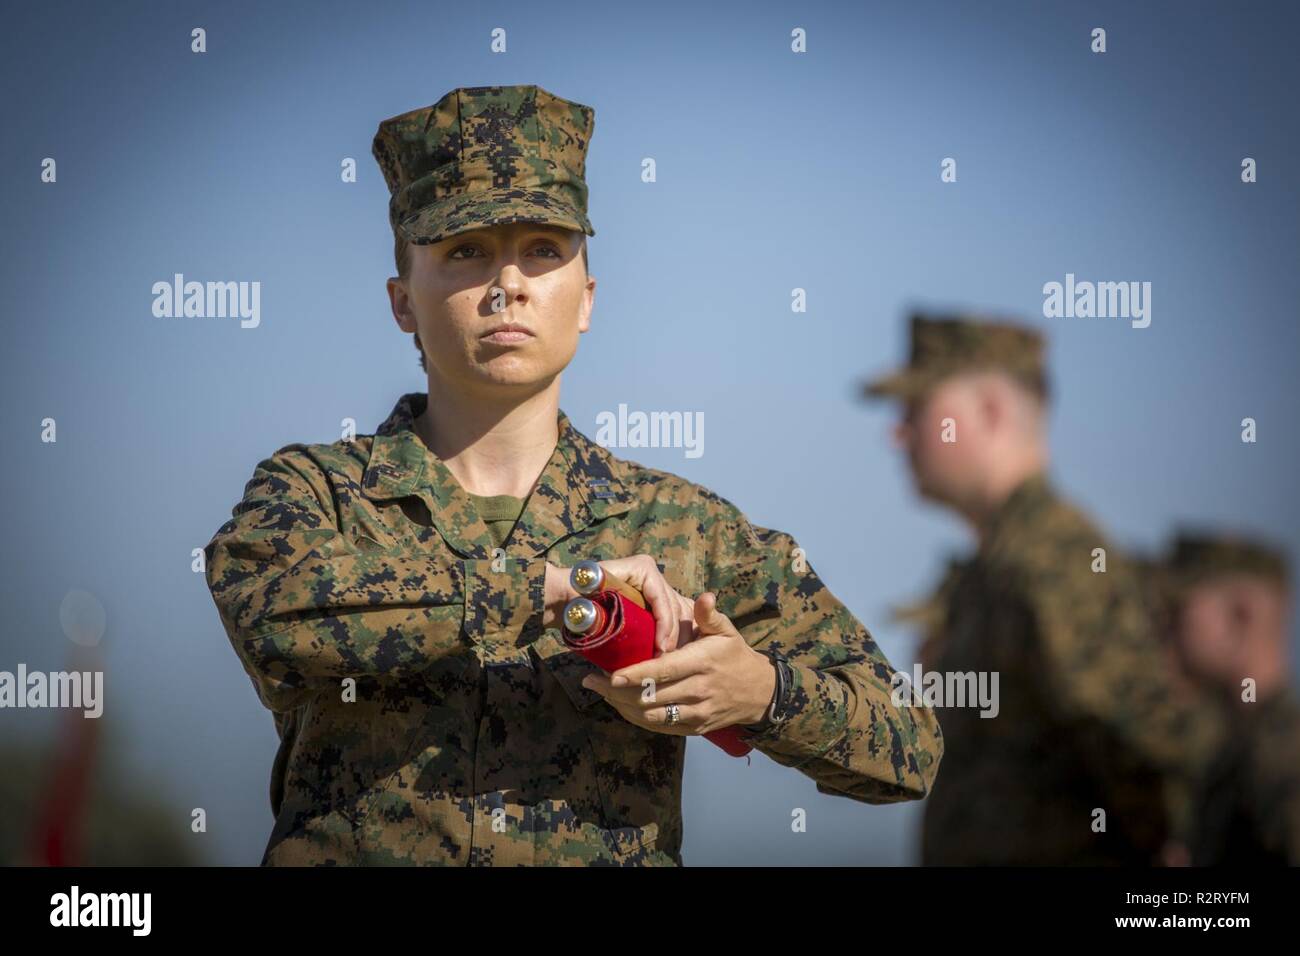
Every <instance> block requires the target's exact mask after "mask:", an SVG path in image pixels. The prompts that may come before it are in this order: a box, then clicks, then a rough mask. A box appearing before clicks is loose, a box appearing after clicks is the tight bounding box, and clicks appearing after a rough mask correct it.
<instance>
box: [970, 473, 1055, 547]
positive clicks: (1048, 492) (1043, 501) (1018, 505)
mask: <svg viewBox="0 0 1300 956" xmlns="http://www.w3.org/2000/svg"><path fill="white" fill-rule="evenodd" d="M1055 500H1056V492H1055V491H1054V490H1053V488H1052V482H1051V480H1050V479H1049V478H1048V477H1047V473H1046V472H1038V473H1037V474H1034V475H1030V476H1029V477H1028V478H1026V479H1025V480H1024V481H1022V482H1021V483H1020V484H1018V485H1017V486H1016V487H1015V488H1014V489H1013V490H1012V492H1011V494H1009V495H1007V497H1006V498H1005V499H1004V500H1003V502H1002V504H1001V505H999V506H998V507H997V509H996V510H995V511H994V512H993V514H992V515H991V516H990V517H989V519H988V524H987V526H986V528H985V532H984V535H983V537H982V539H981V544H980V551H982V552H985V553H987V552H989V551H990V550H992V549H994V548H995V547H996V546H997V545H998V544H999V542H1001V540H1002V539H1003V538H1004V537H1005V536H1006V535H1007V534H1008V533H1014V531H1015V529H1016V528H1019V527H1024V526H1025V525H1026V524H1029V525H1032V524H1033V523H1034V522H1035V521H1036V520H1037V518H1038V515H1039V514H1040V513H1041V512H1042V510H1043V508H1044V507H1046V506H1049V505H1050V504H1051V503H1052V502H1053V501H1055Z"/></svg>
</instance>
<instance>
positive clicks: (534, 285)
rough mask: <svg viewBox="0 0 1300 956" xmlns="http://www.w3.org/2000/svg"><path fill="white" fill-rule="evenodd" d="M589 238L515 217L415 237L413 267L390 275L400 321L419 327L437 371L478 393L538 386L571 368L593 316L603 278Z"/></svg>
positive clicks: (407, 327) (407, 328)
mask: <svg viewBox="0 0 1300 956" xmlns="http://www.w3.org/2000/svg"><path fill="white" fill-rule="evenodd" d="M581 239H582V233H580V232H577V231H576V230H571V229H564V228H561V227H558V226H550V225H543V224H539V223H507V224H504V225H499V226H489V227H487V228H484V229H475V230H472V231H470V232H464V233H461V234H459V235H456V236H452V237H451V238H449V239H444V240H442V241H441V242H437V243H433V244H430V245H423V246H419V245H411V246H410V247H409V250H410V257H411V259H410V270H409V275H408V276H407V278H406V279H405V280H402V279H390V280H389V296H390V299H391V300H392V306H393V314H394V316H395V318H396V319H397V323H398V325H399V326H400V327H401V329H402V330H403V331H404V332H418V333H419V336H420V342H421V344H422V346H423V349H424V354H425V361H426V363H427V365H428V369H429V375H430V377H431V378H432V377H434V376H435V375H436V376H437V378H438V379H439V381H440V382H441V383H442V385H443V387H452V388H458V387H459V388H463V389H465V390H466V391H469V392H473V391H478V390H481V389H483V388H485V387H486V388H492V389H494V390H497V389H500V388H511V387H519V388H521V389H522V388H527V389H528V390H529V391H533V390H535V389H536V387H538V386H539V385H540V386H545V385H546V384H548V383H549V382H550V381H551V380H553V379H554V378H555V376H557V375H558V374H559V373H560V372H562V371H563V370H564V368H565V366H567V365H568V364H569V362H570V361H571V360H572V359H573V356H574V354H575V353H576V352H577V349H578V336H579V335H580V334H581V333H583V332H586V331H587V329H588V328H590V325H591V308H592V304H593V301H594V296H595V289H596V280H595V279H593V278H591V277H589V276H588V275H587V271H586V267H585V266H584V264H583V262H582V256H581V255H580V248H581ZM503 326H504V327H508V328H505V329H503V328H502V327H503Z"/></svg>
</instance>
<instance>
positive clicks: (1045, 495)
mask: <svg viewBox="0 0 1300 956" xmlns="http://www.w3.org/2000/svg"><path fill="white" fill-rule="evenodd" d="M985 557H986V559H987V562H988V564H989V565H990V567H991V568H993V569H994V570H995V571H996V573H997V574H998V575H999V576H1001V577H1003V578H1004V579H1005V580H1006V581H1007V583H1009V584H1011V585H1013V586H1019V587H1021V588H1023V589H1024V590H1025V591H1026V592H1028V593H1029V594H1030V595H1031V596H1038V597H1041V596H1042V594H1043V592H1042V589H1043V588H1048V589H1049V590H1050V589H1051V588H1052V587H1054V586H1055V584H1057V583H1058V582H1062V581H1065V580H1069V581H1073V582H1074V583H1075V584H1083V583H1085V582H1088V581H1090V580H1091V581H1093V583H1096V584H1109V583H1112V582H1113V580H1114V578H1115V577H1116V576H1117V575H1121V574H1125V575H1126V574H1127V560H1126V558H1125V557H1124V556H1123V555H1122V554H1121V553H1119V552H1118V551H1117V550H1116V549H1115V548H1114V546H1113V545H1112V543H1111V541H1110V540H1109V538H1108V537H1107V535H1106V533H1105V531H1104V530H1103V529H1102V528H1101V526H1100V525H1099V524H1098V523H1097V522H1096V521H1095V520H1094V519H1093V518H1092V517H1091V516H1090V515H1089V514H1088V513H1087V512H1086V511H1084V510H1083V509H1082V508H1081V507H1079V506H1078V505H1076V504H1074V503H1073V502H1072V501H1070V500H1069V499H1067V498H1065V497H1062V496H1061V495H1060V494H1058V493H1056V492H1055V491H1053V490H1051V489H1044V490H1043V491H1042V492H1041V493H1039V494H1037V495H1036V496H1034V498H1033V499H1032V500H1031V501H1028V502H1022V503H1020V506H1019V507H1018V508H1017V511H1016V513H1015V514H1014V516H1012V518H1011V519H1010V520H1008V521H1006V522H1005V523H1004V525H1003V526H1002V527H1000V528H999V533H998V534H997V535H996V536H995V540H994V541H993V542H992V544H991V545H990V547H989V548H988V549H987V552H986V554H985ZM1099 560H1100V561H1104V564H1102V563H1099ZM1093 567H1097V568H1102V567H1104V568H1105V569H1106V572H1107V573H1109V574H1110V575H1111V577H1109V578H1107V577H1105V575H1103V574H1102V573H1100V571H1098V572H1093V570H1092V569H1093Z"/></svg>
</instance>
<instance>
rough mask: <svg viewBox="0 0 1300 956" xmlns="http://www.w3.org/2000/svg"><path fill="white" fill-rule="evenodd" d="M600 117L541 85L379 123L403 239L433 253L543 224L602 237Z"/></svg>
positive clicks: (455, 98)
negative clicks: (592, 149)
mask: <svg viewBox="0 0 1300 956" xmlns="http://www.w3.org/2000/svg"><path fill="white" fill-rule="evenodd" d="M595 123H596V111H595V110H594V109H592V108H591V107H590V106H583V105H582V104H580V103H573V102H570V101H569V100H566V99H561V98H560V97H558V96H554V95H553V94H551V93H548V92H547V91H546V90H544V89H542V88H541V87H538V86H468V87H461V88H459V89H455V90H452V91H451V92H450V93H448V94H447V95H446V96H444V97H443V98H442V99H440V100H438V102H437V103H434V104H433V105H432V106H425V107H422V108H420V109H417V110H412V111H411V112H409V113H403V114H402V115H401V116H394V117H393V118H391V119H386V120H384V121H383V122H382V123H380V124H379V131H378V132H377V133H376V134H375V140H374V144H373V145H372V147H371V152H373V153H374V156H375V160H376V161H377V162H378V163H379V168H380V169H382V170H383V171H384V179H385V181H386V182H387V183H388V191H389V192H390V193H391V194H392V198H391V199H390V200H389V203H388V218H389V222H390V223H391V224H392V227H393V232H394V234H402V235H404V236H405V237H406V239H407V240H408V241H409V242H411V243H413V244H415V245H426V244H430V243H434V242H438V241H439V240H441V239H446V238H448V237H450V236H454V235H457V234H458V233H462V232H466V231H468V230H470V229H481V228H483V227H485V226H495V225H500V224H502V223H508V222H540V223H549V224H551V225H555V226H563V227H565V228H568V229H574V230H580V231H582V232H585V233H586V234H587V235H589V236H594V235H595V234H596V230H595V229H593V228H592V226H591V222H590V220H588V219H587V182H586V179H585V176H586V162H587V146H588V144H589V143H590V142H591V134H592V130H593V129H594V127H595Z"/></svg>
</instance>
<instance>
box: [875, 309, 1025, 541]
mask: <svg viewBox="0 0 1300 956" xmlns="http://www.w3.org/2000/svg"><path fill="white" fill-rule="evenodd" d="M864 395H865V396H866V397H869V398H895V399H898V400H899V402H900V403H901V406H902V408H901V417H900V421H899V423H898V425H897V427H896V428H895V431H894V438H895V442H896V443H897V445H898V446H899V447H900V448H901V449H903V450H904V451H905V452H906V453H907V457H908V463H909V465H910V467H911V471H912V477H913V480H914V482H915V486H916V489H917V492H918V493H919V494H920V495H921V496H922V497H924V498H926V499H928V500H930V501H934V502H936V503H938V504H941V505H944V506H946V507H949V508H952V509H954V510H956V511H957V512H959V513H961V514H962V515H964V516H966V517H967V518H968V519H969V520H971V521H972V522H973V523H975V524H976V525H978V524H979V523H980V522H981V521H982V519H983V518H984V517H985V516H987V515H988V514H989V513H990V512H992V511H994V510H996V508H997V507H998V506H999V505H1000V504H1001V503H1002V502H1003V501H1005V500H1006V498H1007V497H1008V496H1009V495H1010V494H1011V492H1012V491H1014V490H1015V489H1016V487H1017V486H1019V485H1020V484H1021V483H1022V482H1024V481H1025V480H1026V479H1028V478H1030V477H1032V476H1034V475H1037V474H1039V473H1041V472H1042V471H1043V470H1044V469H1045V468H1046V467H1047V459H1048V454H1047V434H1046V411H1047V399H1048V382H1047V374H1046V371H1045V369H1044V366H1043V340H1042V336H1041V335H1039V333H1037V332H1035V331H1034V330H1032V329H1029V328H1026V327H1024V326H1020V325H1016V324H1013V323H1009V322H1004V321H995V320H992V319H983V318H979V317H972V316H955V317H930V316H925V315H914V316H913V317H912V322H911V357H910V360H909V362H908V364H907V365H906V366H904V367H903V368H902V369H899V370H898V371H895V372H893V373H891V374H888V375H885V376H882V377H880V378H877V379H874V380H872V381H870V382H868V383H867V384H866V386H865V388H864Z"/></svg>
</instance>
